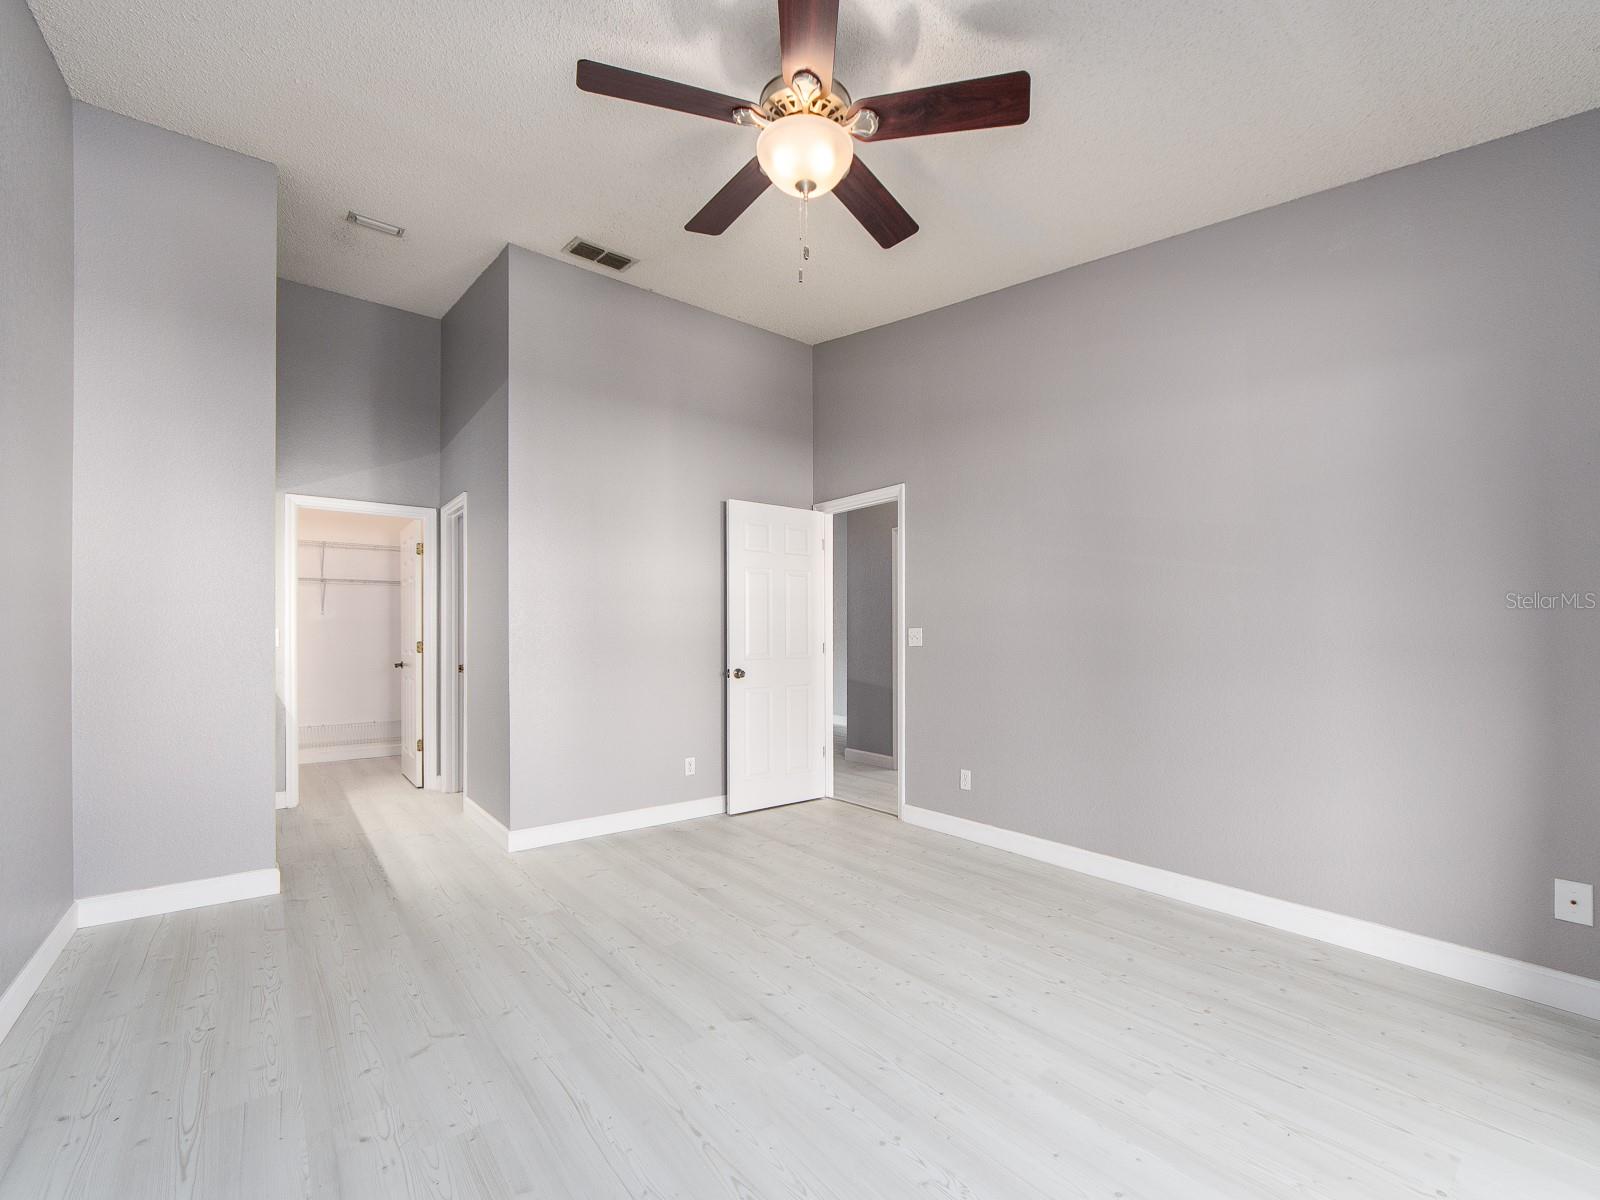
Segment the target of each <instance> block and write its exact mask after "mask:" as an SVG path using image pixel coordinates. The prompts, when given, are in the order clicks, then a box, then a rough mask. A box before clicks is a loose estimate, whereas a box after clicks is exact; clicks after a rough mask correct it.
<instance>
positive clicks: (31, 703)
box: [0, 0, 73, 992]
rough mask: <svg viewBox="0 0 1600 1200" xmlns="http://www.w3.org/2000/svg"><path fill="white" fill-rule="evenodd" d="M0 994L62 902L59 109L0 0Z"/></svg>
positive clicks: (66, 340)
mask: <svg viewBox="0 0 1600 1200" xmlns="http://www.w3.org/2000/svg"><path fill="white" fill-rule="evenodd" d="M0 164H3V165H0V504H3V506H4V511H5V512H7V513H9V514H11V518H12V520H11V522H10V530H9V532H8V534H7V542H8V546H7V555H6V568H5V571H4V572H0V625H3V626H4V628H5V630H6V632H7V635H8V636H9V638H10V653H9V657H8V661H7V663H6V667H5V672H4V674H5V686H4V687H3V688H0V697H3V699H0V727H3V728H4V729H5V731H6V741H7V745H8V747H9V749H8V752H7V754H6V764H7V765H6V776H7V777H6V785H5V801H4V810H5V815H4V822H5V825H4V828H5V832H4V835H3V836H0V992H3V991H4V990H5V988H6V986H7V985H8V984H10V982H11V981H12V980H13V979H14V978H15V977H16V974H17V971H18V970H20V969H21V967H22V966H23V964H24V963H26V962H27V961H28V959H29V957H31V956H32V954H33V952H34V951H35V950H36V949H38V947H39V943H40V942H41V941H43V940H44V937H45V935H46V934H47V933H49V932H50V930H51V929H52V928H53V927H54V926H55V924H56V922H57V921H59V920H60V919H61V915H62V913H64V912H66V910H67V908H68V907H69V906H70V905H71V903H72V896H73V892H72V688H71V680H72V640H71V639H72V624H71V612H72V100H71V98H70V97H69V96H68V95H67V87H66V84H64V83H63V82H62V81H61V72H60V71H58V70H56V64H55V60H54V59H53V58H51V56H50V51H49V50H48V49H47V48H46V47H45V44H44V39H43V38H42V37H40V36H39V30H38V27H37V26H36V25H34V23H33V16H32V14H31V13H30V12H29V11H28V6H27V5H26V4H25V3H23V0H0Z"/></svg>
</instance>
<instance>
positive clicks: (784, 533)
mask: <svg viewBox="0 0 1600 1200" xmlns="http://www.w3.org/2000/svg"><path fill="white" fill-rule="evenodd" d="M826 520H827V518H826V517H824V516H823V514H822V513H818V512H812V511H811V510H810V509H804V508H781V507H779V506H778V505H775V504H753V503H751V502H749V501H746V500H729V501H728V555H727V589H728V661H727V689H728V811H729V812H731V813H742V812H750V811H752V810H754V809H758V808H772V807H774V806H775V805H779V804H793V803H794V802H795V801H797V800H813V799H815V798H817V797H818V796H821V795H824V794H825V793H826V791H827V787H828V751H829V744H828V743H829V741H830V738H831V734H832V730H831V729H830V728H828V724H829V723H828V712H827V703H828V700H827V690H826V688H825V686H824V680H823V669H824V663H823V653H822V650H823V647H822V642H823V606H822V539H823V536H824V530H825V529H826Z"/></svg>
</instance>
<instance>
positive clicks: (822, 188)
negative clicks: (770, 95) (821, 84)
mask: <svg viewBox="0 0 1600 1200" xmlns="http://www.w3.org/2000/svg"><path fill="white" fill-rule="evenodd" d="M756 158H757V160H758V161H759V162H760V163H761V169H762V170H763V171H764V172H766V176H767V178H768V179H770V180H771V181H772V184H773V186H774V187H776V188H778V190H779V191H782V192H786V193H788V194H789V195H791V196H796V197H802V198H804V197H811V198H815V197H817V196H824V195H826V194H827V193H829V192H831V191H832V190H833V189H834V187H835V185H837V184H838V182H839V181H840V180H841V179H843V178H844V177H845V172H847V171H849V170H850V163H851V161H852V160H853V159H854V158H855V147H854V146H853V144H852V143H851V141H850V135H849V134H848V133H846V132H845V129H844V126H842V125H840V124H838V123H837V122H836V121H830V120H828V118H827V117H819V116H817V115H815V114H814V113H794V114H792V115H790V116H787V117H780V118H778V119H777V120H776V121H774V122H772V124H770V125H768V126H767V127H766V128H765V129H763V130H762V131H761V136H760V137H758V138H757V139H756Z"/></svg>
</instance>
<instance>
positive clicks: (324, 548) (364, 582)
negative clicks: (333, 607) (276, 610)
mask: <svg viewBox="0 0 1600 1200" xmlns="http://www.w3.org/2000/svg"><path fill="white" fill-rule="evenodd" d="M300 546H301V548H302V549H306V548H311V549H315V550H317V551H318V558H317V573H316V574H315V575H301V576H299V580H300V582H301V583H316V584H321V585H322V595H321V597H320V599H319V603H318V607H317V611H318V612H319V613H320V614H321V615H322V616H327V615H328V585H329V584H330V583H338V584H355V585H357V586H368V587H399V586H400V581H399V580H398V579H358V578H356V577H354V576H345V575H329V574H328V551H329V550H374V551H378V552H380V553H385V554H399V553H400V547H399V546H384V545H379V544H376V543H372V542H317V541H301V543H300Z"/></svg>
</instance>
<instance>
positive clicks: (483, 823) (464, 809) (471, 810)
mask: <svg viewBox="0 0 1600 1200" xmlns="http://www.w3.org/2000/svg"><path fill="white" fill-rule="evenodd" d="M461 815H462V816H463V817H466V818H467V820H469V821H471V822H472V823H473V824H474V825H476V826H477V827H478V828H479V829H481V830H483V831H484V832H485V833H487V834H488V835H489V836H490V837H491V838H493V839H494V841H495V844H496V845H498V846H499V847H500V849H502V850H505V851H509V850H510V849H511V831H510V830H509V829H507V828H506V827H505V826H504V825H502V824H500V818H499V817H496V816H495V815H494V814H492V813H490V812H489V811H488V810H487V809H484V808H482V807H480V806H479V805H478V803H477V802H476V801H475V800H473V798H472V797H471V796H469V795H467V794H466V793H465V792H462V793H461Z"/></svg>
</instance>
